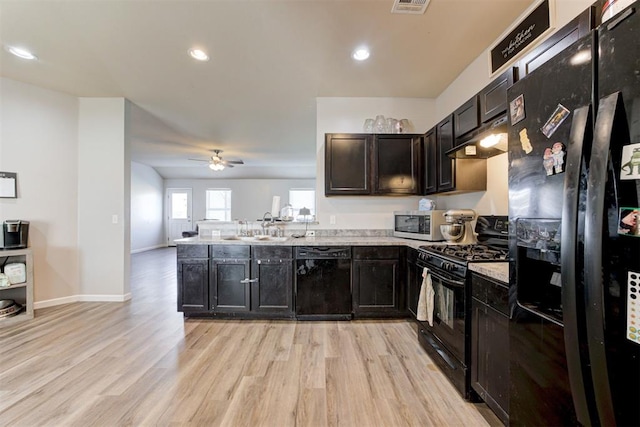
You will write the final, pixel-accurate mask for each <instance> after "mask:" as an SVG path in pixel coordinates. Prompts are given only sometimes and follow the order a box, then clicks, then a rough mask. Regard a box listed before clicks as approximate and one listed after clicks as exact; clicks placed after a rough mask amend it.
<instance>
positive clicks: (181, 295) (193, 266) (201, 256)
mask: <svg viewBox="0 0 640 427" xmlns="http://www.w3.org/2000/svg"><path fill="white" fill-rule="evenodd" d="M176 251H177V267H178V311H180V312H184V313H185V314H186V313H190V312H196V311H206V310H207V309H208V306H209V246H208V245H178V248H177V250H176Z"/></svg>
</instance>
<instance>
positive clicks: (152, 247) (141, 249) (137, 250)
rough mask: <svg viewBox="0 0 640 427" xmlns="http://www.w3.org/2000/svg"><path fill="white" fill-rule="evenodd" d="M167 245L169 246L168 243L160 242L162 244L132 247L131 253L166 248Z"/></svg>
mask: <svg viewBox="0 0 640 427" xmlns="http://www.w3.org/2000/svg"><path fill="white" fill-rule="evenodd" d="M166 247H167V245H166V244H164V243H163V244H160V245H154V246H149V247H146V248H140V249H132V250H131V252H130V253H132V254H137V253H140V252H146V251H152V250H154V249H160V248H166Z"/></svg>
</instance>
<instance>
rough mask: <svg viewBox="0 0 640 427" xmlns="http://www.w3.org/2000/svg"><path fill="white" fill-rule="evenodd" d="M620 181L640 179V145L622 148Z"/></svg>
mask: <svg viewBox="0 0 640 427" xmlns="http://www.w3.org/2000/svg"><path fill="white" fill-rule="evenodd" d="M621 164H622V166H620V179H640V144H629V145H625V146H624V147H622V162H621Z"/></svg>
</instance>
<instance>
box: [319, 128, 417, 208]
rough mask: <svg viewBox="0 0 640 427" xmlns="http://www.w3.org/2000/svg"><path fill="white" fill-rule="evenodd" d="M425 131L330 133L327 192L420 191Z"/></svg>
mask: <svg viewBox="0 0 640 427" xmlns="http://www.w3.org/2000/svg"><path fill="white" fill-rule="evenodd" d="M421 146H422V135H412V134H384V135H382V134H381V135H374V134H326V135H325V195H326V196H337V195H392V194H405V195H419V194H420V193H421V188H420V187H421V182H420V174H421V161H422V154H421Z"/></svg>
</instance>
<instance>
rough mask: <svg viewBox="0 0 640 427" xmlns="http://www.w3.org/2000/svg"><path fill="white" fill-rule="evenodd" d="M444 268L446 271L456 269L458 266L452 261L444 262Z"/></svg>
mask: <svg viewBox="0 0 640 427" xmlns="http://www.w3.org/2000/svg"><path fill="white" fill-rule="evenodd" d="M442 268H444V269H445V270H446V271H454V270H455V269H456V266H455V264H451V263H450V262H443V263H442Z"/></svg>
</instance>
